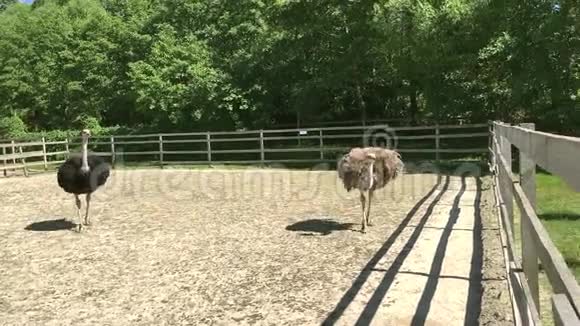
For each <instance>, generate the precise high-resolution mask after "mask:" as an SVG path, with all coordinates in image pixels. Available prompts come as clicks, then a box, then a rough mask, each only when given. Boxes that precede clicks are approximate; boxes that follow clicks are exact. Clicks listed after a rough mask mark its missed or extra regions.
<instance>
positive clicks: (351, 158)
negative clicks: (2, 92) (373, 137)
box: [337, 147, 404, 233]
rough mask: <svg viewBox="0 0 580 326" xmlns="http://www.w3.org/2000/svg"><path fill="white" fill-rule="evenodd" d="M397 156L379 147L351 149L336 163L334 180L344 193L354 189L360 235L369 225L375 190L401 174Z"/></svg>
mask: <svg viewBox="0 0 580 326" xmlns="http://www.w3.org/2000/svg"><path fill="white" fill-rule="evenodd" d="M403 169H404V164H403V161H402V160H401V155H400V154H399V153H397V152H395V151H393V150H390V149H384V148H380V147H365V148H360V147H355V148H353V149H351V150H350V152H349V153H348V154H346V155H344V156H343V157H342V158H341V159H340V160H339V162H338V167H337V171H338V176H339V178H340V179H341V180H342V182H343V184H344V187H345V188H346V190H347V191H350V190H351V189H355V188H356V189H358V190H359V191H360V201H361V204H362V210H363V216H362V232H363V233H364V232H365V231H366V226H367V224H368V225H370V221H371V220H370V210H371V199H372V196H373V192H374V191H375V190H376V189H380V188H383V187H385V186H386V185H387V184H388V183H389V181H391V180H394V179H395V178H396V177H397V176H398V175H399V174H401V173H402V172H403Z"/></svg>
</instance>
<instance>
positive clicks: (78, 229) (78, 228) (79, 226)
mask: <svg viewBox="0 0 580 326" xmlns="http://www.w3.org/2000/svg"><path fill="white" fill-rule="evenodd" d="M82 229H83V225H82V223H79V224H77V227H76V228H75V231H77V233H81V230H82Z"/></svg>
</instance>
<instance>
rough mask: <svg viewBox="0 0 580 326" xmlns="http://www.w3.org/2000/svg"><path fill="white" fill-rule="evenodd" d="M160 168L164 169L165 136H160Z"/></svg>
mask: <svg viewBox="0 0 580 326" xmlns="http://www.w3.org/2000/svg"><path fill="white" fill-rule="evenodd" d="M159 166H160V167H161V168H162V169H163V136H162V135H159Z"/></svg>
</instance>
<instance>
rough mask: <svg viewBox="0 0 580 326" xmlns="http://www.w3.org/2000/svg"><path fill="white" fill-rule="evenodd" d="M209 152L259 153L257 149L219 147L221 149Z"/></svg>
mask: <svg viewBox="0 0 580 326" xmlns="http://www.w3.org/2000/svg"><path fill="white" fill-rule="evenodd" d="M211 152H212V154H233V153H260V152H261V151H260V150H259V149H221V150H212V151H211ZM216 162H217V161H216Z"/></svg>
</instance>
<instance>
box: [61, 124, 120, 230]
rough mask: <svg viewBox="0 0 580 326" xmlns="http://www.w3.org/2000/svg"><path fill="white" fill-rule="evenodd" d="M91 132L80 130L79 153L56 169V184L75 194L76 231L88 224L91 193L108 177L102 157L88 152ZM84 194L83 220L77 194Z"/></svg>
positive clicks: (107, 166) (107, 169)
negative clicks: (77, 219) (84, 211)
mask: <svg viewBox="0 0 580 326" xmlns="http://www.w3.org/2000/svg"><path fill="white" fill-rule="evenodd" d="M89 137H91V132H90V130H88V129H84V130H83V131H82V132H81V138H82V148H81V155H80V156H79V155H75V156H71V157H70V158H69V159H68V160H66V161H65V162H64V163H63V164H62V165H61V166H60V168H59V169H58V185H59V186H60V187H61V188H62V189H64V191H66V192H68V193H71V194H74V195H75V202H76V205H77V213H78V218H79V223H78V224H77V231H78V232H80V231H81V228H82V225H83V224H85V225H89V224H90V219H89V207H90V203H91V194H92V193H93V192H95V190H97V188H99V187H100V186H102V185H104V184H105V182H107V178H109V174H110V171H109V170H110V168H109V164H107V163H106V162H105V161H104V160H103V159H102V158H100V157H98V156H94V155H89V154H88V148H87V147H88V143H89ZM82 194H85V195H86V202H87V208H86V209H87V210H86V213H85V218H84V221H82V219H81V200H80V198H79V195H82Z"/></svg>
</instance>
